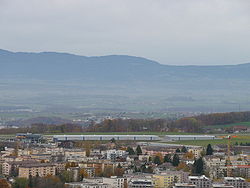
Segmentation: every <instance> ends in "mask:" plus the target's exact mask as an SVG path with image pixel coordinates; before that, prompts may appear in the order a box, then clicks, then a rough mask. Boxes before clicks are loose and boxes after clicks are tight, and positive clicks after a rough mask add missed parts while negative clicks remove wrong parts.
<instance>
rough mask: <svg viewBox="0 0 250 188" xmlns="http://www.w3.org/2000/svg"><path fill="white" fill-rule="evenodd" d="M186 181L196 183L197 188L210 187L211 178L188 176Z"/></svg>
mask: <svg viewBox="0 0 250 188" xmlns="http://www.w3.org/2000/svg"><path fill="white" fill-rule="evenodd" d="M188 181H189V183H191V184H194V185H196V187H197V188H210V187H211V180H210V179H209V178H207V177H206V176H204V175H202V176H188Z"/></svg>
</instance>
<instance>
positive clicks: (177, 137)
mask: <svg viewBox="0 0 250 188" xmlns="http://www.w3.org/2000/svg"><path fill="white" fill-rule="evenodd" d="M165 139H166V140H173V141H177V140H215V139H218V138H216V136H214V135H166V136H165Z"/></svg>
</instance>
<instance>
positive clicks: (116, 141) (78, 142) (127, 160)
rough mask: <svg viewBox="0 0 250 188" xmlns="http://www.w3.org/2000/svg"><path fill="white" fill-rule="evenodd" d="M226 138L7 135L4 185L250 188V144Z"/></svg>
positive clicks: (2, 156) (0, 156) (1, 161)
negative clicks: (217, 142)
mask: <svg viewBox="0 0 250 188" xmlns="http://www.w3.org/2000/svg"><path fill="white" fill-rule="evenodd" d="M224 137H225V138H224V139H223V140H225V142H226V143H225V144H224V145H213V146H211V144H208V145H207V146H206V147H203V146H194V145H180V144H175V142H174V141H176V140H182V141H185V140H194V141H197V142H199V141H203V140H206V141H207V142H208V143H209V141H213V140H215V139H221V138H219V137H218V136H213V135H165V136H164V137H163V136H157V135H94V134H93V135H41V134H32V133H17V134H16V135H15V136H9V137H1V148H0V149H1V152H0V167H1V168H0V170H1V171H0V173H1V179H0V185H1V186H0V187H6V188H8V187H11V186H12V187H13V188H27V187H29V188H32V187H34V188H40V187H41V188H42V187H48V188H49V187H54V188H56V187H58V188H62V187H67V188H139V187H152V188H153V187H155V188H210V187H211V188H247V187H249V185H250V184H249V179H250V165H249V160H250V147H249V146H240V145H237V146H236V145H233V144H231V139H232V138H231V136H230V135H228V136H224ZM166 141H169V142H168V143H166ZM171 142H172V143H171Z"/></svg>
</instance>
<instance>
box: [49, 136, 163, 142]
mask: <svg viewBox="0 0 250 188" xmlns="http://www.w3.org/2000/svg"><path fill="white" fill-rule="evenodd" d="M111 139H115V140H160V137H159V136H155V135H54V136H53V140H54V141H59V142H60V141H84V140H111Z"/></svg>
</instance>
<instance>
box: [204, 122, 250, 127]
mask: <svg viewBox="0 0 250 188" xmlns="http://www.w3.org/2000/svg"><path fill="white" fill-rule="evenodd" d="M237 125H242V126H247V127H250V122H249V121H248V122H240V123H231V124H225V125H210V126H208V127H211V128H227V127H233V126H237Z"/></svg>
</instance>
